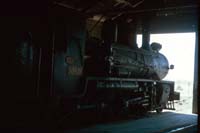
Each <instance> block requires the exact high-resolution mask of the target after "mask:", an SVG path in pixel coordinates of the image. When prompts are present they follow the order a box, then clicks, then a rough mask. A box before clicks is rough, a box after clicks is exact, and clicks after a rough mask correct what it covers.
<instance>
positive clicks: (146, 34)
mask: <svg viewBox="0 0 200 133" xmlns="http://www.w3.org/2000/svg"><path fill="white" fill-rule="evenodd" d="M149 27H150V26H149V19H147V18H145V19H143V22H142V49H145V50H150V45H149V42H150V29H149Z"/></svg>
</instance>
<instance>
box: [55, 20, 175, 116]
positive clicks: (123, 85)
mask: <svg viewBox="0 0 200 133" xmlns="http://www.w3.org/2000/svg"><path fill="white" fill-rule="evenodd" d="M108 25H109V26H108ZM108 27H112V25H110V22H109V23H107V22H105V23H104V27H103V28H104V29H105V30H106V31H103V30H102V34H103V35H102V38H103V39H102V40H99V39H95V38H89V39H88V40H87V41H86V44H85V46H84V45H83V44H84V41H85V40H84V37H83V36H80V33H81V32H78V33H79V34H78V35H79V38H78V39H77V38H72V39H71V42H69V43H68V45H67V52H66V53H64V52H60V51H56V52H55V57H54V60H55V65H54V88H56V92H57V94H60V95H62V96H63V97H65V100H64V101H65V102H64V104H65V106H66V107H67V108H68V110H69V108H70V110H71V111H72V110H73V111H74V110H79V111H81V110H97V112H110V113H111V114H124V113H125V112H126V113H127V112H147V111H153V110H156V111H157V112H158V113H159V112H161V111H162V110H163V109H173V110H174V100H178V99H177V97H178V96H176V95H177V93H176V94H175V92H174V82H173V81H164V80H162V79H163V78H164V77H165V76H166V75H167V73H168V71H169V69H173V65H170V66H169V63H168V60H167V58H166V57H165V56H164V55H163V54H161V53H159V50H160V49H161V47H162V46H161V44H159V43H152V44H151V45H149V44H148V43H145V45H144V46H143V47H141V48H138V47H137V43H136V42H135V41H127V40H129V37H130V35H129V34H130V32H125V35H124V37H125V39H124V38H123V39H121V40H126V41H120V40H118V41H115V42H114V41H113V40H112V38H115V37H113V36H115V32H114V31H113V32H110V31H108V30H110V28H108ZM112 29H113V28H112ZM130 29H131V28H130ZM127 31H129V29H127ZM82 33H83V32H82ZM110 33H112V35H113V36H111V34H110ZM119 35H120V34H119ZM119 35H118V36H119ZM134 35H136V34H134ZM80 37H83V38H82V39H80ZM81 40H82V41H81ZM83 40H84V41H83ZM144 42H145V41H144ZM130 43H131V44H133V45H131V44H130ZM81 44H82V45H81ZM125 44H128V45H125ZM56 49H57V48H56V47H55V50H56ZM83 49H85V53H84V52H83ZM63 61H64V62H63Z"/></svg>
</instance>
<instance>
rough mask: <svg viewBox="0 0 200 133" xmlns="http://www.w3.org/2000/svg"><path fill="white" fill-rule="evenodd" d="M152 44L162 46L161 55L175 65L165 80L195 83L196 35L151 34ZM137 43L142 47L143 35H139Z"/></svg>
mask: <svg viewBox="0 0 200 133" xmlns="http://www.w3.org/2000/svg"><path fill="white" fill-rule="evenodd" d="M152 42H158V43H160V44H161V45H162V49H161V50H160V53H162V54H164V55H165V56H166V57H167V59H168V61H169V65H171V64H173V65H174V69H173V70H169V73H168V75H167V76H166V77H165V80H174V81H177V80H187V81H191V82H193V78H194V54H195V52H194V51H195V33H173V34H171V33H170V34H151V37H150V44H151V43H152ZM137 43H138V47H140V46H141V44H142V35H137Z"/></svg>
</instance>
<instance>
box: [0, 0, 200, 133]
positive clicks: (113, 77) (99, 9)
mask: <svg viewBox="0 0 200 133" xmlns="http://www.w3.org/2000/svg"><path fill="white" fill-rule="evenodd" d="M22 3H23V5H22V4H19V3H16V5H15V6H14V4H13V5H12V6H11V7H10V8H13V9H16V10H14V12H13V11H11V10H9V11H8V10H7V8H5V7H4V8H5V10H6V13H7V14H8V16H5V15H4V16H2V21H1V22H0V23H1V33H2V35H3V38H2V39H1V42H2V44H3V47H2V52H1V53H3V56H2V57H3V62H4V64H6V65H2V66H3V69H2V70H4V71H3V73H2V75H3V78H4V80H5V82H4V80H3V85H2V90H3V93H2V96H1V98H2V100H1V101H2V105H3V108H2V113H1V114H2V115H0V116H2V120H3V121H4V124H3V125H2V127H17V128H20V129H21V128H23V127H26V126H27V127H29V128H34V130H33V131H38V129H39V128H40V129H39V130H44V131H46V130H48V131H53V132H57V130H58V129H59V130H60V129H62V130H63V129H64V130H65V131H66V130H67V129H68V128H70V129H71V128H76V127H77V125H79V126H80V127H82V126H85V125H87V124H88V123H91V121H92V122H93V121H94V119H95V120H96V119H98V120H97V121H98V122H99V121H102V119H103V121H104V120H107V119H108V117H112V119H113V118H114V119H115V120H116V119H117V118H118V116H120V119H121V117H123V119H124V117H125V115H127V114H129V113H130V112H131V113H130V114H131V115H134V118H133V119H135V117H137V119H138V117H141V115H144V114H145V115H146V114H148V112H150V111H157V112H158V115H157V116H156V114H154V113H153V115H152V114H151V116H153V117H151V118H150V119H148V120H145V119H144V120H143V118H142V120H143V121H140V122H138V123H137V120H135V122H134V121H131V123H132V124H133V125H135V127H132V129H131V128H130V127H129V128H128V129H124V127H123V126H122V128H123V130H120V129H119V132H123V131H129V130H130V131H135V132H139V131H140V132H161V131H162V132H171V131H173V128H174V129H177V128H180V127H189V128H187V131H190V130H191V127H195V128H194V129H196V128H197V127H196V125H197V116H196V115H195V116H194V115H191V117H190V116H184V115H182V116H181V115H180V114H177V115H176V114H171V113H165V112H162V110H163V109H169V110H170V109H172V110H174V109H175V108H176V107H174V101H175V100H179V99H180V93H179V92H176V91H175V90H174V84H176V82H174V81H168V80H167V81H166V80H163V79H164V77H165V76H166V75H167V74H168V71H173V70H172V69H173V67H174V66H173V64H169V62H168V59H167V57H165V55H163V54H161V53H160V52H159V51H160V49H161V48H162V44H159V42H156V43H152V44H150V34H162V33H187V32H195V36H196V40H195V58H194V59H195V64H194V80H193V81H194V83H193V106H192V112H193V113H194V114H197V113H198V103H199V102H198V94H199V90H198V88H199V82H198V32H199V31H198V7H199V5H198V2H197V1H196V0H52V1H51V2H49V3H48V4H47V5H43V4H39V3H37V2H33V3H31V2H30V3H27V2H22ZM24 4H26V5H27V6H26V5H24ZM8 5H9V4H8ZM18 5H19V6H18ZM37 7H38V8H37ZM12 14H14V15H15V16H12ZM137 34H142V46H141V48H139V47H138V44H137ZM4 57H5V58H4ZM13 66H14V67H13ZM175 67H176V66H175ZM13 73H14V76H12V75H13ZM3 86H5V87H3ZM4 101H6V102H4ZM4 106H5V107H4ZM85 110H86V111H85ZM161 112H162V113H164V114H163V116H162V114H160V113H161ZM172 115H174V116H176V117H174V119H175V118H176V120H173V119H171V118H169V117H170V116H172ZM89 117H93V119H92V120H91V119H90V120H89V121H90V122H88V121H87V122H85V119H88V118H89ZM126 118H127V117H126ZM83 119H84V120H83ZM128 119H130V117H129V118H128ZM131 119H132V118H131ZM156 119H157V122H158V123H159V121H160V122H161V123H162V121H163V120H166V122H163V123H164V124H163V125H164V126H163V127H162V124H161V125H159V124H158V126H157V127H156V128H157V129H155V128H149V130H146V129H145V130H143V129H142V128H143V127H142V126H141V123H143V124H144V125H145V124H146V122H149V121H150V122H151V121H156ZM177 119H182V120H183V122H182V123H181V122H180V124H177V125H176V126H174V125H172V124H169V125H167V121H168V122H169V123H173V122H177ZM187 119H188V120H187ZM95 122H96V121H95ZM80 123H81V124H80ZM138 124H139V125H140V126H138ZM150 125H151V124H150ZM188 125H189V126H188ZM106 126H107V125H106ZM115 126H116V125H113V127H112V128H110V130H109V131H110V132H116V130H115V129H114V127H115ZM80 127H79V128H80ZM97 127H98V126H97ZM119 127H120V126H119ZM136 127H138V128H136ZM94 129H95V128H91V129H90V128H88V129H86V130H79V132H84V131H86V132H87V131H88V132H89V131H92V132H93V131H94V132H96V131H105V130H106V131H107V130H108V129H109V128H108V127H103V126H102V130H96V129H95V130H94ZM133 129H134V130H133ZM77 131H78V130H77ZM187 131H186V132H187ZM195 131H196V130H195ZM72 132H76V131H73V130H72ZM173 132H174V131H173ZM191 132H192V131H191ZM193 132H194V131H193Z"/></svg>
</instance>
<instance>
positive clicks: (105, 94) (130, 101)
mask: <svg viewBox="0 0 200 133" xmlns="http://www.w3.org/2000/svg"><path fill="white" fill-rule="evenodd" d="M84 93H85V94H84V98H83V100H82V103H81V104H84V105H87V104H88V105H89V104H92V105H95V104H96V105H97V107H98V108H100V109H102V110H104V109H108V108H109V109H111V110H113V111H115V112H116V111H117V112H118V113H119V112H124V111H126V112H127V111H128V112H135V111H136V112H142V111H153V110H156V111H157V112H161V111H162V109H173V110H174V82H173V81H163V80H162V81H158V80H149V79H132V78H115V77H109V78H108V77H88V78H86V86H85V90H84ZM169 103H170V108H169Z"/></svg>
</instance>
